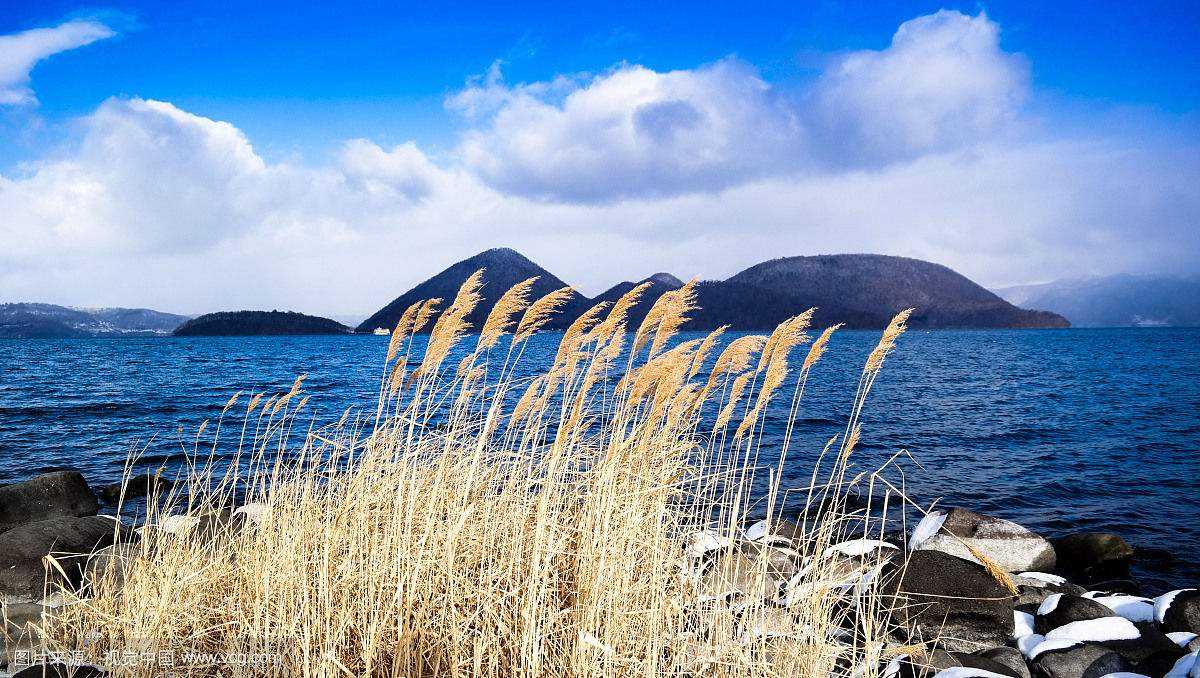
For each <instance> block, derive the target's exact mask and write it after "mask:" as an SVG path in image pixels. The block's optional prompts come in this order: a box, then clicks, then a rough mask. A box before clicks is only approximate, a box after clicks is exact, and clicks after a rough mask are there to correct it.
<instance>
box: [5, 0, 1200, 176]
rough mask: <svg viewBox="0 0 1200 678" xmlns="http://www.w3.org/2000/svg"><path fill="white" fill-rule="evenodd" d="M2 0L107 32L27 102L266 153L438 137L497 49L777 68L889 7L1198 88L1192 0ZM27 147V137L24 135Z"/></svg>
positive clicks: (53, 111)
mask: <svg viewBox="0 0 1200 678" xmlns="http://www.w3.org/2000/svg"><path fill="white" fill-rule="evenodd" d="M738 4H740V3H690V2H689V3H680V4H671V3H645V2H612V3H609V2H605V3H594V4H592V5H590V6H581V7H577V8H571V9H569V10H568V9H565V8H564V6H563V4H562V3H559V2H522V3H493V2H480V3H463V2H451V3H392V2H350V3H318V2H294V1H293V2H277V1H276V2H271V1H266V2H255V3H245V4H243V5H242V6H240V7H237V8H236V9H231V7H233V4H232V3H228V2H220V1H217V2H195V1H193V2H133V3H117V4H113V5H109V6H105V7H103V8H88V7H86V6H82V7H81V6H80V5H78V3H74V2H64V1H62V0H54V1H50V2H41V1H39V2H32V3H23V2H11V1H10V2H9V3H7V4H6V6H5V10H4V11H3V12H2V13H0V34H4V33H14V32H18V31H20V30H23V29H28V28H34V27H38V26H45V25H50V24H54V23H57V22H59V21H61V20H62V19H64V18H74V17H95V18H99V19H101V20H102V21H105V22H107V23H109V24H110V25H112V26H114V27H116V28H118V29H124V30H122V34H121V35H120V36H118V37H116V38H115V39H113V40H109V41H104V42H101V43H98V44H94V45H90V46H88V47H87V48H86V50H80V51H78V52H75V53H63V54H60V55H56V56H55V57H54V58H51V59H47V60H46V61H45V62H43V63H40V64H39V65H38V66H37V70H36V78H37V91H38V99H39V100H40V102H41V106H40V111H39V112H40V114H41V115H42V116H43V117H44V118H45V119H46V120H47V121H49V122H58V123H61V122H64V121H67V120H69V119H71V118H72V117H74V116H78V115H82V114H84V113H87V112H88V111H90V110H91V109H93V108H95V107H96V106H97V105H98V104H99V103H100V102H101V101H103V100H104V99H106V98H107V97H109V96H113V95H115V94H127V95H136V96H141V97H146V98H152V99H161V100H164V101H171V102H173V103H176V104H177V105H180V106H181V107H183V108H185V109H187V110H189V111H192V112H195V113H198V114H201V115H205V116H209V117H214V118H218V119H222V120H229V121H231V122H234V123H235V124H237V125H238V126H239V127H240V128H241V129H243V130H244V131H246V132H247V134H248V135H249V136H250V137H251V138H252V139H254V140H255V141H256V143H257V145H259V146H261V147H262V148H261V149H260V150H263V151H264V152H268V153H271V154H281V155H282V154H287V153H291V152H302V153H312V152H314V151H324V150H326V149H328V148H329V147H332V146H334V145H336V144H337V143H339V142H340V141H341V140H343V139H346V138H350V137H357V136H366V137H368V138H371V139H375V140H378V141H380V142H385V143H399V142H402V141H405V140H407V139H415V140H417V141H418V142H421V143H425V144H431V145H437V146H445V145H448V144H450V143H452V141H453V133H454V129H455V124H454V123H455V121H454V120H453V119H451V118H449V117H448V116H447V115H446V114H445V111H444V109H443V106H442V100H443V98H444V97H445V96H446V95H447V93H449V92H451V91H453V90H455V89H458V88H460V87H461V86H462V84H463V82H464V80H465V79H466V78H467V77H469V76H470V75H473V74H479V73H482V72H484V71H485V70H486V69H487V68H488V66H489V65H490V64H491V63H492V62H493V61H495V60H497V59H500V60H502V61H503V62H504V68H505V75H506V77H507V78H508V79H509V80H510V81H513V82H525V81H536V80H545V79H548V78H552V77H554V76H555V75H557V74H560V73H576V72H594V71H600V70H603V69H606V68H608V67H610V66H612V65H613V64H616V63H619V62H622V61H628V62H632V63H638V64H642V65H645V66H647V67H649V68H652V69H655V70H660V71H661V70H672V69H679V68H691V67H693V66H695V65H697V64H702V63H707V62H711V61H715V60H717V59H720V58H722V57H725V56H728V55H737V56H739V57H740V58H742V59H745V60H746V61H748V62H749V63H752V64H755V65H756V66H757V67H758V68H759V69H760V71H761V72H762V74H763V76H764V78H766V79H768V80H770V81H772V82H779V83H784V84H785V85H786V84H787V83H789V82H791V83H796V82H797V81H799V82H803V81H805V80H807V79H810V78H812V77H813V76H814V75H815V74H816V73H817V72H818V70H819V68H820V64H821V63H823V62H824V61H825V60H827V59H828V58H829V56H830V55H836V54H837V53H839V52H842V51H845V50H853V49H880V48H883V47H885V46H886V45H887V44H888V41H889V40H890V39H891V35H892V33H893V32H894V31H895V29H896V26H898V25H899V24H900V23H902V22H903V21H905V20H907V19H910V18H912V17H913V16H918V15H922V14H927V13H929V12H933V11H936V10H938V9H941V8H943V7H945V8H951V9H958V10H960V11H962V12H965V13H972V14H973V13H977V12H978V11H980V10H981V9H982V10H985V11H986V12H987V14H988V16H989V17H991V18H992V19H993V20H995V21H997V22H998V23H1000V24H1001V25H1002V26H1003V27H1004V32H1003V37H1002V42H1001V44H1002V45H1003V47H1004V48H1005V49H1006V50H1008V51H1014V52H1020V53H1022V54H1024V55H1026V56H1027V57H1028V58H1029V60H1030V63H1031V64H1032V72H1033V79H1034V82H1035V83H1036V84H1037V85H1038V86H1039V87H1041V88H1043V89H1044V90H1045V92H1046V93H1047V95H1058V96H1062V97H1068V98H1083V99H1089V100H1095V101H1098V102H1100V103H1102V104H1106V105H1111V106H1119V105H1129V106H1145V107H1152V108H1155V109H1159V110H1162V111H1166V112H1171V113H1189V112H1192V111H1195V109H1196V108H1197V106H1198V104H1200V4H1197V3H1195V2H1138V3H1126V2H1110V3H1100V4H1097V3H1094V2H1054V3H1043V2H992V3H972V2H966V3H963V2H957V3H956V2H859V3H836V2H780V3H754V6H753V7H749V8H743V7H739V6H737V5H738ZM27 152H28V150H27Z"/></svg>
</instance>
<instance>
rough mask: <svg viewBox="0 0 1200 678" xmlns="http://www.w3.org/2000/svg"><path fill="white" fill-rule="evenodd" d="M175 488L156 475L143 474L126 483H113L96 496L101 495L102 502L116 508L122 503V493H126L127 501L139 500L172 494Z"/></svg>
mask: <svg viewBox="0 0 1200 678" xmlns="http://www.w3.org/2000/svg"><path fill="white" fill-rule="evenodd" d="M172 487H174V483H172V482H171V481H169V480H165V479H163V478H161V477H160V476H159V475H158V474H155V473H143V474H141V475H138V476H134V477H132V478H130V479H128V480H126V481H125V482H124V483H112V484H111V485H104V486H102V487H101V488H100V489H99V490H98V491H97V493H96V494H98V495H99V497H100V501H102V502H104V503H105V504H106V505H108V506H116V505H117V503H118V502H119V501H121V491H122V489H123V490H124V491H125V495H124V497H125V499H124V500H125V501H129V500H130V499H139V498H141V497H145V496H147V495H149V494H153V493H155V492H157V493H159V494H160V495H162V494H165V493H167V492H170V490H171V488H172Z"/></svg>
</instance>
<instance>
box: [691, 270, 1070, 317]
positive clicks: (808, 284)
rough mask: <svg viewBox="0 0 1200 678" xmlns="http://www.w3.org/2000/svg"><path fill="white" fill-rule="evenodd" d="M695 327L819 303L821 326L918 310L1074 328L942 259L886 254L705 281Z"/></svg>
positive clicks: (923, 314) (699, 294)
mask: <svg viewBox="0 0 1200 678" xmlns="http://www.w3.org/2000/svg"><path fill="white" fill-rule="evenodd" d="M697 303H698V305H699V306H700V309H699V310H698V311H695V312H694V313H693V314H692V322H691V323H689V324H688V325H687V328H688V329H711V328H713V327H717V326H720V325H722V324H729V325H731V326H732V327H733V329H738V330H751V329H755V330H761V329H768V328H771V327H774V326H775V325H777V324H778V323H779V322H780V321H782V320H784V319H785V318H787V317H789V316H792V315H795V314H797V313H800V312H802V311H804V310H805V309H808V308H811V307H814V306H815V307H816V308H817V312H816V316H815V318H814V325H817V326H825V325H830V324H833V323H839V322H840V323H845V324H846V326H847V327H850V328H863V329H867V328H871V329H874V328H879V327H883V326H884V325H886V324H887V322H888V320H890V319H891V317H892V316H893V315H895V314H896V313H897V312H898V311H900V310H902V309H905V308H913V309H914V311H913V314H912V316H911V317H910V319H909V325H910V326H912V327H927V328H954V327H961V328H1038V327H1067V326H1069V323H1068V322H1067V321H1066V320H1065V319H1064V318H1062V317H1061V316H1058V315H1055V314H1053V313H1047V312H1045V311H1027V310H1025V309H1021V308H1017V307H1016V306H1014V305H1012V304H1010V303H1009V302H1007V301H1004V300H1003V299H1001V298H1000V297H998V296H996V295H995V294H993V293H992V292H989V291H988V290H986V289H984V288H983V287H981V286H980V285H978V284H976V283H974V282H972V281H971V280H969V279H968V278H966V277H965V276H963V275H961V274H959V273H956V272H954V271H953V270H951V269H949V268H947V267H945V266H942V265H940V264H934V263H930V262H928V261H921V260H920V259H908V258H905V257H893V256H886V255H881V254H825V255H817V256H800V257H784V258H781V259H772V260H771V261H766V262H763V263H761V264H757V265H755V266H751V267H750V268H748V269H746V270H744V271H742V272H740V273H738V274H736V275H734V276H733V277H731V278H729V279H727V280H724V281H712V282H705V283H702V284H700V285H699V286H698V289H697Z"/></svg>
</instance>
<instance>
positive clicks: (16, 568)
mask: <svg viewBox="0 0 1200 678" xmlns="http://www.w3.org/2000/svg"><path fill="white" fill-rule="evenodd" d="M118 529H119V528H118V525H117V523H116V522H114V521H112V520H110V519H108V518H103V517H100V516H86V517H79V518H53V519H50V520H40V521H38V522H34V523H27V524H25V525H22V526H20V527H17V528H14V529H12V530H9V531H8V532H5V533H4V534H0V601H2V602H15V603H28V602H37V601H40V600H42V598H43V594H44V592H45V582H46V576H47V572H48V571H47V569H46V567H45V566H44V565H43V561H42V558H43V557H44V556H46V555H48V554H54V555H55V558H56V560H57V561H58V563H59V565H60V566H61V567H62V568H63V570H64V572H65V573H66V576H67V579H66V581H65V582H64V581H62V573H59V572H58V570H57V569H56V568H50V570H49V573H50V577H51V581H54V582H56V583H60V584H65V585H67V586H71V587H76V586H78V585H79V583H80V581H81V580H82V578H83V567H84V564H85V563H86V562H87V556H88V555H89V554H91V553H93V552H95V551H96V550H97V549H101V548H104V547H105V546H108V545H110V544H112V543H113V542H114V541H115V538H116V536H117V530H118Z"/></svg>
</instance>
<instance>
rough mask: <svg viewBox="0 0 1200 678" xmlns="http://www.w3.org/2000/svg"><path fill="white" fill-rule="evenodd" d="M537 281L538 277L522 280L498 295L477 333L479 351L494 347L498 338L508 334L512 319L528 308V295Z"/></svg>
mask: <svg viewBox="0 0 1200 678" xmlns="http://www.w3.org/2000/svg"><path fill="white" fill-rule="evenodd" d="M537 280H538V276H533V277H532V278H527V279H525V280H522V281H521V282H519V283H517V284H516V285H513V286H512V287H510V288H508V290H507V291H505V293H504V294H502V295H500V298H499V299H498V300H497V301H496V305H495V306H493V307H492V310H491V312H490V313H488V317H487V319H486V320H484V321H483V329H482V330H480V331H479V347H480V348H481V349H488V348H491V347H492V346H495V345H496V342H497V341H500V337H502V336H504V335H505V334H507V333H508V330H509V329H510V328H511V327H512V324H513V317H514V316H516V315H517V314H518V313H521V312H523V311H525V309H526V308H528V307H529V293H530V290H532V289H533V284H534V283H535V282H537Z"/></svg>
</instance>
